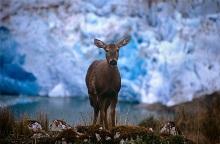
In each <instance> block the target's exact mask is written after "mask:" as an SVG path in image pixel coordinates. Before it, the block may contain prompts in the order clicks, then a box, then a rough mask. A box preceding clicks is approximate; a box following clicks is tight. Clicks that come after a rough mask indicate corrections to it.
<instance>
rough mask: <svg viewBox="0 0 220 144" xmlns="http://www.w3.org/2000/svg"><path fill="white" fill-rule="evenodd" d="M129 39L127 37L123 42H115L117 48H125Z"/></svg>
mask: <svg viewBox="0 0 220 144" xmlns="http://www.w3.org/2000/svg"><path fill="white" fill-rule="evenodd" d="M130 39H131V37H130V36H129V37H126V38H124V39H123V40H120V41H119V42H117V46H118V47H119V48H120V47H123V46H125V45H126V44H128V43H129V41H130Z"/></svg>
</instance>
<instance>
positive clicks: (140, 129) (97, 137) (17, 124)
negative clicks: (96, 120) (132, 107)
mask: <svg viewBox="0 0 220 144" xmlns="http://www.w3.org/2000/svg"><path fill="white" fill-rule="evenodd" d="M29 121H30V119H29V118H28V117H27V116H23V118H21V119H19V120H16V119H15V118H14V116H13V115H12V113H11V112H10V110H8V109H0V143H1V144H8V143H11V144H19V143H25V144H33V143H40V144H41V143H45V144H54V143H62V142H64V141H65V142H67V143H88V144H91V143H94V144H96V143H109V144H111V143H113V144H117V143H122V142H123V143H125V144H145V143H147V144H148V143H149V144H152V143H154V144H157V143H158V144H176V143H192V142H190V141H188V140H187V139H185V138H184V137H183V136H171V135H168V136H165V137H164V136H163V137H162V136H161V135H160V134H159V133H158V132H155V133H154V132H151V131H149V128H147V127H146V125H145V127H144V126H134V125H122V126H116V127H114V128H112V129H110V130H108V131H107V130H104V129H102V127H100V126H99V125H96V126H89V125H87V126H80V125H78V126H75V127H73V128H71V129H66V130H63V131H62V132H52V131H50V130H49V128H48V118H47V116H46V115H45V114H42V113H40V114H38V116H37V121H38V122H39V123H41V125H42V127H43V130H42V131H41V132H43V133H46V134H48V136H46V137H40V138H34V134H35V133H34V132H33V131H31V130H29V128H28V122H29ZM152 125H154V126H156V125H157V124H154V123H152ZM149 126H150V125H149ZM65 142H64V143H65Z"/></svg>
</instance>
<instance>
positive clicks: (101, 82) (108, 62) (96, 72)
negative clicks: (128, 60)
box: [86, 37, 130, 129]
mask: <svg viewBox="0 0 220 144" xmlns="http://www.w3.org/2000/svg"><path fill="white" fill-rule="evenodd" d="M129 41H130V37H127V38H125V39H123V40H121V41H118V42H117V43H115V44H105V43H104V42H102V41H101V40H98V39H95V40H94V44H95V45H96V46H97V47H98V48H103V49H104V50H105V53H106V59H105V60H95V61H94V62H93V63H92V64H91V65H90V66H89V68H88V71H87V74H86V86H87V88H88V94H89V100H90V104H91V106H92V107H93V109H94V119H93V125H95V124H96V123H97V118H98V115H99V113H100V124H101V125H102V126H103V128H105V129H108V120H107V110H108V107H109V106H110V108H111V126H112V127H114V126H115V108H116V104H117V101H118V92H119V91H120V88H121V76H120V73H119V70H118V67H117V60H118V56H119V49H120V48H121V47H122V46H125V45H126V44H127V43H128V42H129Z"/></svg>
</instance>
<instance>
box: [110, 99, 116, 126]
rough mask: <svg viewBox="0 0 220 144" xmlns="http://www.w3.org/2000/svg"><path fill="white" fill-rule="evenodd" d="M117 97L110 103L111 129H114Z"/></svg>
mask: <svg viewBox="0 0 220 144" xmlns="http://www.w3.org/2000/svg"><path fill="white" fill-rule="evenodd" d="M117 101H118V100H117V96H116V97H115V98H114V99H113V100H112V102H111V123H112V127H115V121H116V117H115V108H116V104H117Z"/></svg>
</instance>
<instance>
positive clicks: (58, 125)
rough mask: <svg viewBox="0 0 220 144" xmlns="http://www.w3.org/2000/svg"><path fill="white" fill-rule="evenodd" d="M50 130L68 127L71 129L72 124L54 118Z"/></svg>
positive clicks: (61, 129) (60, 129)
mask: <svg viewBox="0 0 220 144" xmlns="http://www.w3.org/2000/svg"><path fill="white" fill-rule="evenodd" d="M49 128H50V131H63V130H66V129H71V126H70V125H68V124H67V123H66V122H64V121H62V120H54V121H53V122H52V123H51V124H50V126H49Z"/></svg>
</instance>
